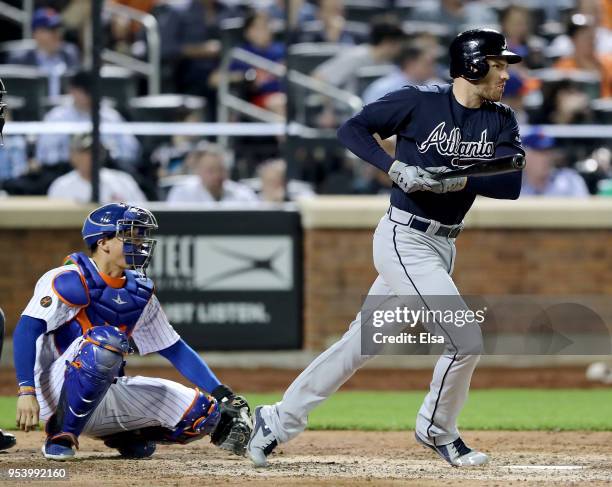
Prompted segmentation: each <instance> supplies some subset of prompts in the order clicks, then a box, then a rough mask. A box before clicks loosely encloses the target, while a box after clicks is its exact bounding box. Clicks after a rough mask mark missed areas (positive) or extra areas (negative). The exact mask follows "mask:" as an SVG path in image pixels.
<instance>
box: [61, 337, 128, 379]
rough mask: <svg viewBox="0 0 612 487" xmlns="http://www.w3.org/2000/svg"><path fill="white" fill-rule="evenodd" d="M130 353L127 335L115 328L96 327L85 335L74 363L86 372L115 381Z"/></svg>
mask: <svg viewBox="0 0 612 487" xmlns="http://www.w3.org/2000/svg"><path fill="white" fill-rule="evenodd" d="M129 352H130V345H129V341H128V338H127V335H126V334H125V333H123V332H122V331H120V330H119V328H116V327H114V326H94V327H93V328H90V329H89V330H87V332H86V333H85V335H83V344H82V345H81V348H80V350H79V352H78V354H77V357H76V358H75V360H74V361H73V362H72V363H73V364H76V363H78V364H80V368H82V369H84V372H85V373H87V374H91V375H96V376H100V377H110V378H111V380H112V379H115V378H116V377H117V375H118V373H119V370H120V369H121V366H122V365H123V357H124V356H125V355H126V354H128V353H129Z"/></svg>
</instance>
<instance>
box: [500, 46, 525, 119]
mask: <svg viewBox="0 0 612 487" xmlns="http://www.w3.org/2000/svg"><path fill="white" fill-rule="evenodd" d="M512 52H514V51H512ZM509 74H510V78H508V81H506V84H505V86H504V96H503V100H504V103H505V104H506V105H508V106H509V107H510V108H512V110H514V116H515V117H516V121H517V122H518V123H519V124H527V123H528V122H529V120H528V115H527V112H526V111H525V104H524V97H525V93H526V91H527V84H526V83H525V80H524V79H523V77H522V76H521V75H520V74H519V73H518V72H517V71H514V70H511V71H510V72H509Z"/></svg>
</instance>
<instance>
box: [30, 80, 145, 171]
mask: <svg viewBox="0 0 612 487" xmlns="http://www.w3.org/2000/svg"><path fill="white" fill-rule="evenodd" d="M91 84H92V76H91V73H90V72H88V71H79V72H78V73H76V74H75V75H74V76H73V77H72V78H71V79H70V87H69V94H70V102H69V103H68V104H66V105H60V106H57V107H55V108H53V109H52V110H51V111H49V113H47V115H45V118H44V121H45V122H48V123H53V122H88V121H90V120H91ZM100 119H101V121H102V122H106V123H117V122H123V118H122V117H121V115H120V114H119V112H117V111H116V110H115V109H114V108H112V107H110V106H108V105H107V104H106V103H102V106H101V107H100ZM102 142H103V143H104V145H105V146H106V147H107V148H108V150H109V152H110V155H111V157H112V159H113V160H115V161H117V162H118V163H119V164H120V165H122V166H124V167H129V166H131V165H133V164H135V163H136V162H137V159H138V156H139V152H140V146H139V143H138V140H136V137H134V136H133V135H122V134H103V135H102ZM69 156H70V137H69V136H68V135H63V134H61V135H60V134H44V135H40V136H39V137H38V141H37V144H36V159H37V161H38V162H39V163H40V164H42V165H53V164H58V163H60V162H65V161H68V159H69Z"/></svg>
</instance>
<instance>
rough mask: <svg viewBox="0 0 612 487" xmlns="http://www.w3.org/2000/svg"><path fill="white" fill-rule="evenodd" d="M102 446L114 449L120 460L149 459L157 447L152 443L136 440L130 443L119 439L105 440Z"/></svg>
mask: <svg viewBox="0 0 612 487" xmlns="http://www.w3.org/2000/svg"><path fill="white" fill-rule="evenodd" d="M104 444H105V445H106V446H108V447H109V448H114V449H116V450H117V451H118V452H119V455H121V457H122V458H131V459H138V458H149V457H151V456H153V453H155V449H156V448H157V445H156V444H155V442H154V441H151V440H145V439H138V440H132V441H122V440H121V437H119V438H118V441H117V439H115V440H114V441H113V439H107V440H105V441H104Z"/></svg>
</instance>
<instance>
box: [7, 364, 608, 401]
mask: <svg viewBox="0 0 612 487" xmlns="http://www.w3.org/2000/svg"><path fill="white" fill-rule="evenodd" d="M584 372H585V368H584V367H575V366H572V367H568V366H563V367H561V366H560V367H547V368H530V369H516V368H514V369H513V368H509V367H495V368H493V367H480V368H476V372H475V373H474V377H473V378H472V386H471V388H472V389H489V388H493V387H494V388H507V387H519V388H542V389H558V388H580V389H586V388H598V387H609V386H605V385H603V384H596V383H593V382H589V381H587V380H586V378H585V375H584ZM215 373H216V374H217V376H218V377H219V379H220V380H221V381H222V382H224V383H226V384H229V385H231V387H232V388H233V389H234V390H236V391H247V392H276V391H284V390H285V389H286V388H287V387H288V386H289V384H291V382H292V381H293V379H294V378H295V377H297V375H298V374H299V373H300V371H299V370H285V369H271V368H267V369H229V368H215ZM431 373H432V369H418V370H412V369H410V370H409V369H384V370H382V369H379V370H377V369H363V370H360V371H358V372H357V373H356V374H355V375H354V376H353V377H352V378H351V379H350V380H349V381H348V382H347V383H346V384H344V385H343V386H342V390H344V391H348V390H372V391H376V390H379V391H380V390H384V391H410V390H422V391H426V390H427V389H428V388H429V382H430V381H431ZM126 375H145V376H149V377H163V378H165V379H171V380H175V381H178V382H182V383H184V384H186V385H190V384H189V383H188V382H186V380H185V379H184V378H183V377H182V376H181V375H180V374H179V373H178V371H176V370H174V369H172V368H170V367H130V365H129V363H128V366H127V368H126ZM15 387H16V386H15V372H14V371H13V370H12V369H9V368H0V395H13V394H15Z"/></svg>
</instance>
